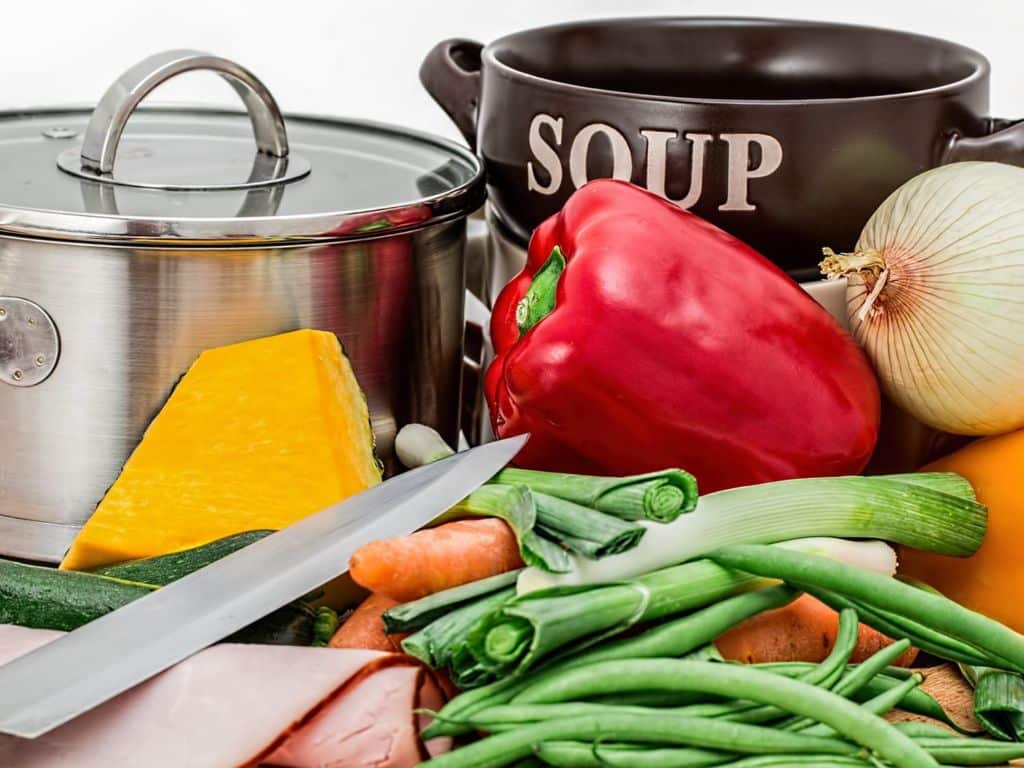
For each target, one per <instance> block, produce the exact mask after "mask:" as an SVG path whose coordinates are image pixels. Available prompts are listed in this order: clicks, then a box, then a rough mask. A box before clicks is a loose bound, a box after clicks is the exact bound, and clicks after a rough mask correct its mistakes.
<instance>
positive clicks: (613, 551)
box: [485, 486, 647, 561]
mask: <svg viewBox="0 0 1024 768" xmlns="http://www.w3.org/2000/svg"><path fill="white" fill-rule="evenodd" d="M485 487H486V486H485ZM512 487H513V488H516V487H519V488H522V487H525V486H512ZM533 500H534V503H535V505H536V508H537V528H538V529H539V530H540V531H542V532H543V533H544V534H545V535H546V536H547V537H548V538H550V539H554V540H555V541H557V542H559V543H560V544H562V546H564V547H565V548H566V549H569V550H570V551H572V552H575V553H577V554H579V555H582V556H583V557H589V558H590V559H591V560H597V559H600V558H602V557H607V556H608V555H617V554H619V553H620V552H625V551H627V550H630V549H632V548H633V547H635V546H636V545H637V544H639V543H640V539H641V538H642V537H643V535H644V534H645V533H647V529H646V528H644V527H643V526H642V525H638V524H637V523H630V522H626V521H625V520H620V519H619V518H617V517H613V516H612V515H606V514H603V513H601V512H597V511H595V510H593V509H590V508H589V507H583V506H580V505H579V504H575V503H573V502H571V501H565V500H564V499H559V498H557V497H555V496H548V495H547V494H544V493H538V492H536V491H534V492H533ZM566 560H567V561H568V558H566Z"/></svg>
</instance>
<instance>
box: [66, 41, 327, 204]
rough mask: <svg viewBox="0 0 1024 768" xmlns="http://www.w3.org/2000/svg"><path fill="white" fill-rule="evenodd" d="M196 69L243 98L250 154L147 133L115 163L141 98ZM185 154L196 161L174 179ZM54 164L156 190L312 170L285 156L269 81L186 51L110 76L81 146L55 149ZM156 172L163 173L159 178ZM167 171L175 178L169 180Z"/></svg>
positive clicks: (244, 183) (286, 177)
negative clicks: (189, 172)
mask: <svg viewBox="0 0 1024 768" xmlns="http://www.w3.org/2000/svg"><path fill="white" fill-rule="evenodd" d="M195 70H208V71H211V72H216V73H217V74H219V75H220V76H221V77H223V78H224V79H225V80H226V81H227V82H228V83H229V84H230V85H231V87H232V88H234V90H235V92H236V93H238V95H239V97H241V99H242V103H243V104H244V105H245V109H246V112H247V113H248V115H249V120H250V122H251V123H252V130H253V136H254V138H255V140H256V152H255V153H252V152H251V150H245V149H243V150H241V152H242V153H243V154H241V156H240V148H239V147H237V146H234V145H233V144H226V145H224V144H223V143H222V146H215V147H210V146H208V145H206V144H204V143H203V141H202V137H195V136H182V137H150V138H149V139H148V140H146V141H139V140H134V141H132V144H133V145H134V146H133V147H132V149H131V151H129V152H126V151H122V153H121V158H120V161H119V162H117V163H116V165H117V168H116V169H115V160H118V148H119V147H122V145H123V144H127V143H129V141H130V140H129V139H126V140H125V141H124V142H122V135H123V134H124V130H125V126H126V125H127V123H128V119H129V118H130V117H131V115H132V113H133V112H134V111H135V109H136V108H137V107H138V106H139V104H140V103H141V102H142V100H143V99H144V98H145V97H146V96H147V95H149V94H150V93H151V92H152V91H153V90H154V89H155V88H157V87H158V86H159V85H161V84H163V83H165V82H166V81H168V80H170V79H171V78H172V77H175V76H176V75H180V74H183V73H185V72H192V71H195ZM204 149H205V150H206V151H203V150H204ZM189 156H191V157H189ZM189 160H191V163H192V164H194V166H195V167H194V170H195V174H194V178H191V179H189V180H187V181H183V180H181V179H180V178H178V177H180V175H181V173H182V163H183V162H188V161H189ZM240 160H244V162H239V161H240ZM122 164H123V165H124V166H125V167H124V168H123V169H122V168H121V166H122ZM57 165H58V166H60V168H61V169H62V170H64V171H67V172H68V173H71V174H74V175H75V176H80V177H83V178H87V179H90V180H93V181H102V182H108V183H113V184H121V185H125V186H132V187H148V188H156V189H233V188H244V187H253V186H263V185H267V184H278V183H281V182H284V181H292V180H294V179H297V178H301V177H303V176H305V175H306V174H308V173H309V171H310V166H309V163H308V162H307V161H306V160H305V159H303V158H302V157H299V156H296V155H294V154H293V155H289V151H288V135H287V131H286V130H285V123H284V117H283V116H282V115H281V110H280V109H279V108H278V106H277V102H276V101H275V100H274V97H273V95H272V94H271V93H270V91H269V90H268V89H267V87H266V86H265V85H264V84H263V83H262V82H261V81H260V80H259V79H258V78H257V77H256V76H255V75H254V74H253V73H252V72H250V71H249V70H248V69H246V68H245V67H242V66H241V65H239V64H237V63H235V62H233V61H230V60H229V59H224V58H221V57H220V56H214V55H212V54H209V53H204V52H202V51H194V50H188V49H178V50H171V51H164V52H163V53H157V54H154V55H153V56H149V57H147V58H145V59H143V60H142V61H140V62H139V63H138V64H136V65H135V66H133V67H131V68H130V69H128V70H127V71H126V72H125V73H124V74H122V75H121V76H120V77H119V78H118V79H117V80H116V81H114V83H113V84H112V85H111V86H110V87H109V88H108V89H107V91H106V93H104V94H103V97H102V98H101V99H100V101H99V103H98V104H97V105H96V108H95V109H94V110H93V113H92V116H91V118H90V119H89V125H88V127H87V128H86V131H85V137H84V140H83V142H82V147H81V150H80V151H79V150H77V149H70V150H67V151H66V152H63V153H61V154H60V155H59V156H58V158H57ZM161 170H163V171H166V172H167V173H165V174H163V176H164V178H163V179H162V178H161ZM168 176H170V177H171V178H173V179H174V180H173V181H167V180H166V177H168Z"/></svg>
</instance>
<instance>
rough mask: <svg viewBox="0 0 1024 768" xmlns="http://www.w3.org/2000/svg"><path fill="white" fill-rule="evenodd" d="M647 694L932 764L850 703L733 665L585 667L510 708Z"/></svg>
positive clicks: (671, 662) (661, 662)
mask: <svg viewBox="0 0 1024 768" xmlns="http://www.w3.org/2000/svg"><path fill="white" fill-rule="evenodd" d="M648 689H649V690H683V691H692V690H698V691H704V692H706V693H712V694H716V695H719V696H729V697H734V698H738V699H749V700H750V701H755V702H759V703H762V704H774V705H777V706H779V707H780V708H782V709H785V710H786V711H788V712H791V713H792V714H796V715H803V716H805V717H813V718H815V719H816V720H818V721H819V722H823V723H826V724H827V725H831V726H832V727H833V728H835V729H836V731H838V732H839V733H841V734H843V735H844V736H846V737H848V738H851V739H853V740H854V741H856V742H858V743H860V744H863V745H864V746H866V747H869V748H870V749H872V750H874V751H875V752H877V753H878V754H879V756H881V757H883V758H885V759H887V760H889V761H890V762H891V763H893V764H894V765H895V766H898V767H900V768H902V767H903V766H926V765H927V766H934V765H935V761H934V760H932V759H931V758H930V757H929V756H928V755H927V754H926V753H925V752H924V751H923V750H921V749H920V748H918V747H917V745H915V744H914V743H913V741H912V740H911V739H909V738H907V737H906V736H904V735H903V734H901V733H899V731H896V730H895V729H893V727H892V726H891V725H889V724H888V723H886V722H885V721H884V720H882V719H881V718H878V717H876V716H874V715H871V714H870V713H868V712H865V711H864V710H862V709H861V708H860V707H859V706H857V705H856V704H854V703H853V702H851V701H847V700H846V699H844V698H842V697H841V696H837V695H835V694H834V693H832V692H830V691H826V690H823V689H821V688H816V687H815V686H813V685H808V684H807V683H804V682H801V681H799V680H791V679H789V678H787V677H782V676H780V675H773V674H771V673H770V672H764V671H762V670H759V669H752V668H750V667H743V666H739V665H733V664H709V663H707V662H692V661H680V660H675V659H627V660H619V661H615V662H601V663H597V664H588V665H587V666H584V667H576V668H574V669H569V670H566V671H560V672H558V673H556V674H554V675H551V676H550V677H549V678H548V679H546V680H544V681H542V682H540V683H536V684H534V685H532V686H530V687H529V688H527V689H526V690H525V691H523V692H522V693H520V694H519V695H517V696H516V697H515V698H514V699H513V703H517V704H527V703H535V704H538V703H552V702H558V701H573V700H578V699H581V698H585V697H586V696H589V695H594V694H608V693H617V692H618V691H622V690H648ZM704 722H716V721H712V720H705V721H704Z"/></svg>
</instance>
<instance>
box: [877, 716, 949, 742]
mask: <svg viewBox="0 0 1024 768" xmlns="http://www.w3.org/2000/svg"><path fill="white" fill-rule="evenodd" d="M893 727H894V728H896V729H897V730H899V731H903V733H905V734H907V736H910V737H911V738H914V739H958V738H960V737H959V736H958V735H957V734H956V733H954V732H953V731H947V730H946V729H945V728H943V727H941V726H938V725H932V724H931V723H922V722H921V721H920V720H905V721H902V722H899V723H893Z"/></svg>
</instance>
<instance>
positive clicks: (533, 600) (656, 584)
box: [466, 560, 767, 680]
mask: <svg viewBox="0 0 1024 768" xmlns="http://www.w3.org/2000/svg"><path fill="white" fill-rule="evenodd" d="M766 583H767V582H765V581H763V580H761V579H756V578H750V577H748V576H745V575H743V574H739V573H736V572H734V571H730V570H728V569H726V568H720V567H717V566H715V565H714V564H713V563H709V562H708V561H706V560H697V561H694V562H692V563H685V564H683V565H679V566H675V567H674V568H666V569H664V570H661V571H655V572H654V573H649V574H646V575H644V576H640V577H638V578H636V579H631V580H629V581H627V582H623V583H621V584H608V585H604V586H599V587H578V588H571V587H563V588H555V589H552V590H546V591H543V592H533V593H529V594H526V595H521V596H519V597H517V598H515V599H514V600H510V601H509V602H507V603H505V604H504V605H502V606H500V607H499V608H498V609H497V610H495V611H493V612H491V613H489V614H487V615H485V616H483V617H482V618H481V619H480V621H479V622H478V623H477V624H476V625H475V626H474V627H473V628H472V630H470V632H469V634H468V635H467V638H466V646H467V648H468V650H469V653H470V654H471V655H472V656H473V657H474V658H475V659H476V660H477V662H478V663H479V664H480V665H481V666H482V667H483V668H484V669H486V670H488V671H489V672H490V674H491V676H492V679H494V680H497V679H498V678H500V677H503V676H505V675H509V674H518V673H522V672H524V671H526V670H527V669H529V668H531V667H533V666H536V664H538V663H539V662H540V661H541V660H542V659H544V658H547V657H549V656H551V655H552V654H553V653H555V652H556V651H558V650H560V649H563V648H568V647H570V646H573V647H575V646H577V645H578V643H580V642H587V643H588V644H593V643H595V642H599V641H600V640H604V639H606V638H609V637H612V636H614V635H617V634H620V633H622V632H624V631H626V630H627V629H629V628H630V627H632V626H634V625H636V624H638V623H641V622H646V621H654V620H656V619H659V618H663V617H666V616H672V615H677V614H679V613H682V612H684V611H689V610H693V609H694V608H700V607H703V606H706V605H709V604H710V603H713V602H715V601H717V600H721V599H723V598H725V597H729V596H730V595H735V594H738V593H740V592H744V591H747V590H750V589H755V588H757V587H761V586H765V584H766Z"/></svg>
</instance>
